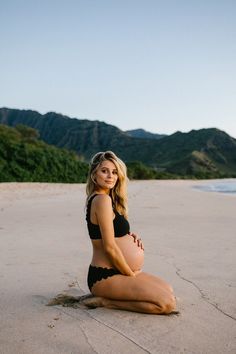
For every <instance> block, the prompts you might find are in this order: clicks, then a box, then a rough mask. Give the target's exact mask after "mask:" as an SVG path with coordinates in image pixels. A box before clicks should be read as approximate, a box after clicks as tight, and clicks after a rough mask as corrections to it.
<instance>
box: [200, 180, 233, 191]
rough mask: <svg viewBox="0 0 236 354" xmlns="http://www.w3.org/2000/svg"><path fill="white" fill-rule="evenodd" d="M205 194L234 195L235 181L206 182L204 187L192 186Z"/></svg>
mask: <svg viewBox="0 0 236 354" xmlns="http://www.w3.org/2000/svg"><path fill="white" fill-rule="evenodd" d="M194 187H195V188H197V189H201V190H203V191H206V192H219V193H227V194H236V180H230V181H227V180H222V181H217V182H216V181H212V182H207V183H206V184H204V185H199V186H194Z"/></svg>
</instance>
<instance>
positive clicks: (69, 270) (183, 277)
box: [0, 180, 236, 354]
mask: <svg viewBox="0 0 236 354" xmlns="http://www.w3.org/2000/svg"><path fill="white" fill-rule="evenodd" d="M204 183H209V181H192V180H190V181H189V180H188V181H185V180H180V181H178V180H177V181H176V180H171V181H134V182H130V184H129V200H130V203H129V207H130V223H131V226H132V230H133V231H136V232H138V233H139V234H140V235H142V239H143V240H144V244H145V265H144V270H145V271H147V272H150V273H153V274H155V275H158V276H161V277H162V278H164V279H166V280H168V281H169V282H170V283H171V284H172V285H173V287H174V289H175V292H176V295H177V296H178V297H179V298H180V300H179V304H178V309H179V310H180V311H181V315H180V316H178V317H164V316H150V315H140V314H136V313H130V312H122V311H115V310H106V309H95V310H83V309H72V308H65V307H61V306H57V307H47V306H45V304H46V302H47V301H48V300H49V299H50V298H52V297H53V296H55V295H56V294H58V293H60V292H61V291H63V290H65V289H71V291H74V292H78V293H81V294H82V293H87V292H88V288H87V284H86V274H87V266H88V264H89V262H90V257H91V245H90V241H89V238H88V235H87V230H86V224H85V221H84V202H85V185H83V184H47V183H1V184H0V236H1V237H0V249H1V257H0V269H1V273H0V274H1V276H0V289H1V300H0V315H1V324H0V343H1V346H0V347H1V349H0V352H1V353H4V354H5V353H16V352H17V353H19V354H21V353H22V354H23V353H24V354H28V353H30V354H32V353H37V354H39V353H46V354H47V353H57V354H58V353H76V354H77V353H83V354H84V353H109V354H110V353H121V352H122V353H219V354H221V353H235V352H236V338H235V333H236V324H235V321H236V300H235V299H236V283H235V280H236V271H235V269H236V267H235V265H236V251H235V250H236V247H235V246H236V237H235V235H236V218H235V210H236V197H235V196H231V195H226V194H223V193H212V192H205V191H201V190H198V189H195V188H192V187H193V186H196V185H201V184H204ZM101 336H103V340H102V341H101ZM111 345H112V346H111Z"/></svg>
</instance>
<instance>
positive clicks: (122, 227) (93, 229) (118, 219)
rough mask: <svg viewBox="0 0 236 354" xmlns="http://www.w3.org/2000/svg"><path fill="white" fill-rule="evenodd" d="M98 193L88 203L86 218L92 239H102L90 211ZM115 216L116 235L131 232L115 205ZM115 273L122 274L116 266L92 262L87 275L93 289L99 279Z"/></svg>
mask: <svg viewBox="0 0 236 354" xmlns="http://www.w3.org/2000/svg"><path fill="white" fill-rule="evenodd" d="M96 195H97V194H95V195H93V196H92V197H91V198H90V199H89V201H88V204H87V213H86V220H87V226H88V232H89V236H90V238H91V239H92V240H99V239H102V235H101V231H100V228H99V225H97V224H93V223H92V222H91V220H90V211H91V204H92V200H93V198H94V197H95V196H96ZM113 210H114V213H115V218H114V219H113V226H114V233H115V237H122V236H125V235H127V234H128V233H129V231H130V228H129V222H128V220H126V219H125V217H124V216H123V215H121V214H119V213H118V212H117V211H116V210H115V209H114V207H113ZM115 274H121V273H120V272H119V271H118V270H117V269H114V268H104V267H96V266H92V265H91V264H90V266H89V270H88V276H87V284H88V287H89V289H90V291H91V288H92V286H93V284H94V283H96V282H97V281H99V280H102V279H107V278H108V277H111V276H113V275H115Z"/></svg>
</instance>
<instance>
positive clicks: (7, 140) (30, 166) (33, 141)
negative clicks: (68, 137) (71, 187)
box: [0, 124, 88, 183]
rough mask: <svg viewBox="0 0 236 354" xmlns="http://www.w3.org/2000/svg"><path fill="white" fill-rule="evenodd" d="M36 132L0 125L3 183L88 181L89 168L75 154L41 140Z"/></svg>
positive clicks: (1, 176)
mask: <svg viewBox="0 0 236 354" xmlns="http://www.w3.org/2000/svg"><path fill="white" fill-rule="evenodd" d="M38 135H39V134H38V132H37V131H36V130H35V129H32V128H28V127H25V126H23V125H19V126H17V127H16V128H11V127H7V126H5V125H2V124H0V182H61V183H79V182H85V180H86V177H87V172H88V165H87V164H86V163H85V162H83V161H80V160H79V158H78V156H77V155H76V153H75V152H72V151H67V150H65V149H59V148H56V147H54V146H50V145H47V144H46V143H45V142H43V141H40V140H38Z"/></svg>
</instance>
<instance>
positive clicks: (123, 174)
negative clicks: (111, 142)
mask: <svg viewBox="0 0 236 354" xmlns="http://www.w3.org/2000/svg"><path fill="white" fill-rule="evenodd" d="M107 160H109V161H111V162H113V163H114V165H115V166H116V169H117V175H118V179H117V182H116V185H115V186H114V188H113V189H112V190H111V191H110V196H111V198H112V201H113V204H114V207H115V209H116V210H117V211H118V213H119V214H122V215H124V216H125V217H126V218H127V217H128V206H127V181H128V177H127V168H126V165H125V163H124V162H123V161H122V160H121V159H119V157H117V156H116V154H114V152H112V151H105V152H98V153H96V154H95V155H94V156H93V157H92V159H91V162H90V165H89V173H88V179H87V185H86V194H87V202H88V199H89V197H90V196H91V195H92V194H93V193H94V192H95V190H96V181H95V179H94V177H95V174H96V171H97V169H98V167H99V166H100V165H101V163H102V162H103V161H107Z"/></svg>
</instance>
